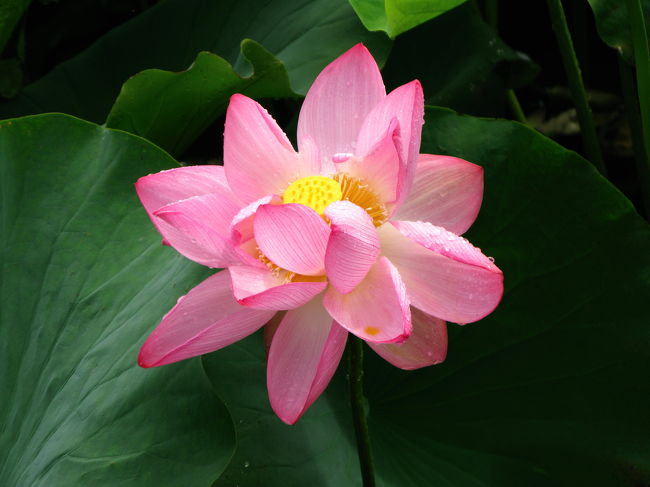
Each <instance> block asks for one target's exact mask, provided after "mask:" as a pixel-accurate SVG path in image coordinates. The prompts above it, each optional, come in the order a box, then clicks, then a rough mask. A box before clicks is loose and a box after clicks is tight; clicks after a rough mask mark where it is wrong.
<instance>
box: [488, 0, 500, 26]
mask: <svg viewBox="0 0 650 487" xmlns="http://www.w3.org/2000/svg"><path fill="white" fill-rule="evenodd" d="M485 20H486V21H487V23H488V25H489V26H490V27H492V29H494V31H495V32H496V31H497V29H498V28H499V0H485Z"/></svg>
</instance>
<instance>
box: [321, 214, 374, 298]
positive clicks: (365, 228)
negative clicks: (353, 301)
mask: <svg viewBox="0 0 650 487" xmlns="http://www.w3.org/2000/svg"><path fill="white" fill-rule="evenodd" d="M325 216H327V218H329V219H330V222H331V226H330V228H331V231H332V233H331V235H330V238H329V242H328V243H327V250H326V252H325V272H326V273H327V278H328V279H329V281H330V282H331V283H332V285H333V286H334V287H335V288H336V289H337V290H338V291H339V292H340V293H343V294H345V293H349V292H350V291H352V290H353V289H354V288H355V287H356V286H357V284H359V283H360V282H361V281H363V279H364V277H366V274H368V271H369V270H370V268H371V267H372V266H373V264H374V263H375V261H376V260H377V256H378V255H379V238H378V237H377V231H376V230H375V225H374V224H373V222H372V218H370V216H369V215H368V213H366V211H365V210H363V209H361V208H360V207H358V206H357V205H355V204H354V203H350V202H349V201H337V202H335V203H332V204H330V205H329V206H328V207H327V208H326V209H325Z"/></svg>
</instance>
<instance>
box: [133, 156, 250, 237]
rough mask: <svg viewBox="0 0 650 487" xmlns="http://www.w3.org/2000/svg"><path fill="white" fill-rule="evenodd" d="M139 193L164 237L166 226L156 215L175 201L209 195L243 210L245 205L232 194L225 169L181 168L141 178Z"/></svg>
mask: <svg viewBox="0 0 650 487" xmlns="http://www.w3.org/2000/svg"><path fill="white" fill-rule="evenodd" d="M135 189H136V191H137V193H138V196H139V198H140V201H141V202H142V205H143V206H144V208H145V210H146V211H147V214H148V215H149V218H151V221H152V222H153V224H154V225H155V226H156V228H157V229H158V231H159V232H160V233H161V234H164V233H163V232H164V230H165V224H164V223H163V222H161V221H160V220H158V219H157V218H155V217H153V212H154V211H156V210H158V209H160V208H161V207H163V206H165V205H168V204H169V203H173V202H175V201H180V200H184V199H187V198H191V197H192V196H199V195H202V194H206V193H219V194H223V195H224V197H227V198H228V199H230V200H232V201H233V202H234V203H236V204H237V205H239V206H240V207H241V205H242V203H241V202H240V201H239V199H238V198H237V197H235V195H234V194H233V193H232V191H230V187H229V186H228V182H227V181H226V175H225V173H224V170H223V167H221V166H187V167H177V168H174V169H169V170H167V171H162V172H159V173H156V174H149V175H148V176H144V177H141V178H140V179H138V181H137V182H136V183H135Z"/></svg>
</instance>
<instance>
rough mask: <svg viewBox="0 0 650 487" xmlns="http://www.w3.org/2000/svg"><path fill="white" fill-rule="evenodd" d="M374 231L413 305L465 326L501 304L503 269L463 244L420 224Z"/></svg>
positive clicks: (441, 229)
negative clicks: (395, 268)
mask: <svg viewBox="0 0 650 487" xmlns="http://www.w3.org/2000/svg"><path fill="white" fill-rule="evenodd" d="M377 230H378V233H379V239H380V241H381V249H382V255H385V256H387V257H388V258H389V259H390V260H391V262H393V263H394V264H395V266H396V267H397V269H398V270H399V273H400V276H401V277H402V279H403V280H404V283H405V284H406V289H407V292H408V296H409V298H410V300H411V303H412V304H413V306H416V307H417V308H420V309H421V310H422V311H424V312H426V313H428V314H430V315H433V316H437V317H439V318H441V319H443V320H445V321H452V322H455V323H459V324H464V323H471V322H473V321H477V320H480V319H481V318H483V317H485V316H486V315H488V314H490V313H491V312H492V311H493V310H494V308H496V306H497V304H499V301H501V296H502V295H503V274H502V272H501V270H500V269H499V268H498V267H497V266H495V265H494V263H493V262H492V261H491V260H490V259H488V258H487V257H486V256H485V255H483V254H482V253H481V251H480V250H479V249H477V248H476V247H474V246H473V245H472V244H470V243H469V242H468V241H467V240H466V239H464V238H462V237H458V236H456V235H454V234H453V233H451V232H448V231H446V230H445V229H443V228H440V227H436V226H434V225H431V224H430V223H423V222H392V225H391V224H386V225H383V226H382V227H380V228H379V229H377Z"/></svg>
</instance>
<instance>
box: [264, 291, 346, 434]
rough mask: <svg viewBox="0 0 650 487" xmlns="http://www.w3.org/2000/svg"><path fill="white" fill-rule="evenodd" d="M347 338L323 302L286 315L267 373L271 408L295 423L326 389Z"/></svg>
mask: <svg viewBox="0 0 650 487" xmlns="http://www.w3.org/2000/svg"><path fill="white" fill-rule="evenodd" d="M346 335H347V334H346V333H345V331H344V330H342V329H341V327H340V326H338V325H337V324H336V323H334V322H333V321H332V318H331V317H330V316H329V315H328V314H327V312H326V311H325V310H324V309H323V306H322V304H321V303H320V300H316V299H315V300H312V301H310V302H309V303H307V304H306V305H304V306H303V307H301V308H298V309H295V310H292V311H289V312H287V314H286V316H285V317H284V319H283V320H282V322H281V323H280V326H279V327H278V328H277V330H276V331H275V334H274V335H273V340H272V342H271V349H270V350H269V359H268V367H267V374H266V379H267V387H268V390H269V400H270V402H271V407H272V408H273V410H274V411H275V413H276V414H277V415H278V416H279V417H280V419H281V420H282V421H284V422H285V423H287V424H293V423H295V422H296V421H297V420H298V418H300V416H302V414H303V413H304V412H305V411H306V409H307V408H308V407H309V406H310V405H311V403H312V402H313V401H314V400H315V399H316V398H317V397H318V396H319V395H320V393H321V392H322V391H323V390H324V389H325V387H326V386H327V384H328V383H329V381H330V379H331V378H332V375H333V374H334V371H335V370H336V367H337V365H338V363H339V360H340V359H341V355H342V354H343V349H344V347H345V338H346Z"/></svg>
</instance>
